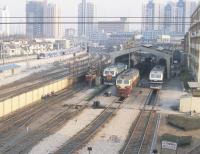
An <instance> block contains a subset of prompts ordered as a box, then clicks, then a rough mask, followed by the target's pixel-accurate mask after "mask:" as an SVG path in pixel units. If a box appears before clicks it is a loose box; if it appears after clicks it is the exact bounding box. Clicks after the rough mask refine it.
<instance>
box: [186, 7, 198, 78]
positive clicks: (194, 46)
mask: <svg viewBox="0 0 200 154" xmlns="http://www.w3.org/2000/svg"><path fill="white" fill-rule="evenodd" d="M199 23H200V5H199V6H198V7H197V9H196V10H195V12H194V13H193V14H192V16H191V25H190V29H189V32H188V33H187V35H186V37H185V51H186V52H187V55H188V69H189V70H190V72H191V73H192V75H193V76H194V79H195V80H196V81H197V82H200V66H199V63H200V25H199Z"/></svg>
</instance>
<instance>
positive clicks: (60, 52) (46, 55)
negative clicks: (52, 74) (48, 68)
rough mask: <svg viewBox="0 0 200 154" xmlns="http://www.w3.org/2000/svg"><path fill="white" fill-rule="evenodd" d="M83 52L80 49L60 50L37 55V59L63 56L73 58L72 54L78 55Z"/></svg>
mask: <svg viewBox="0 0 200 154" xmlns="http://www.w3.org/2000/svg"><path fill="white" fill-rule="evenodd" d="M81 51H83V50H82V48H80V47H75V48H70V49H62V50H58V51H48V52H43V53H40V54H38V55H37V59H47V58H52V57H59V56H63V55H69V56H73V54H74V53H79V52H81Z"/></svg>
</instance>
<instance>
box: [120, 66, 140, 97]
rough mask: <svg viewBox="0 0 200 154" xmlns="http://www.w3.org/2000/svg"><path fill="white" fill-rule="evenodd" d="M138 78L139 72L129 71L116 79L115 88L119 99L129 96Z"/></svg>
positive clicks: (135, 70)
mask: <svg viewBox="0 0 200 154" xmlns="http://www.w3.org/2000/svg"><path fill="white" fill-rule="evenodd" d="M139 78H140V73H139V70H137V69H129V70H127V71H125V72H123V73H122V74H120V75H119V76H118V77H117V80H116V87H117V93H118V96H119V97H128V96H130V94H131V92H132V90H133V88H134V87H135V86H136V85H137V83H138V81H139Z"/></svg>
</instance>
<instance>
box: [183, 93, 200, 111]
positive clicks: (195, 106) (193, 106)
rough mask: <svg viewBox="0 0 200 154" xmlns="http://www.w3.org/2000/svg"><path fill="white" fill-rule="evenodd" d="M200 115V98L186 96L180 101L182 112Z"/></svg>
mask: <svg viewBox="0 0 200 154" xmlns="http://www.w3.org/2000/svg"><path fill="white" fill-rule="evenodd" d="M193 111H195V112H196V113H200V98H199V97H192V96H186V97H182V98H181V99H180V112H193Z"/></svg>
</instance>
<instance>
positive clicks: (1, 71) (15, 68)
mask: <svg viewBox="0 0 200 154" xmlns="http://www.w3.org/2000/svg"><path fill="white" fill-rule="evenodd" d="M19 71H20V66H19V65H17V64H6V65H0V77H1V78H3V77H8V76H11V75H14V74H17V73H19Z"/></svg>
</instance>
